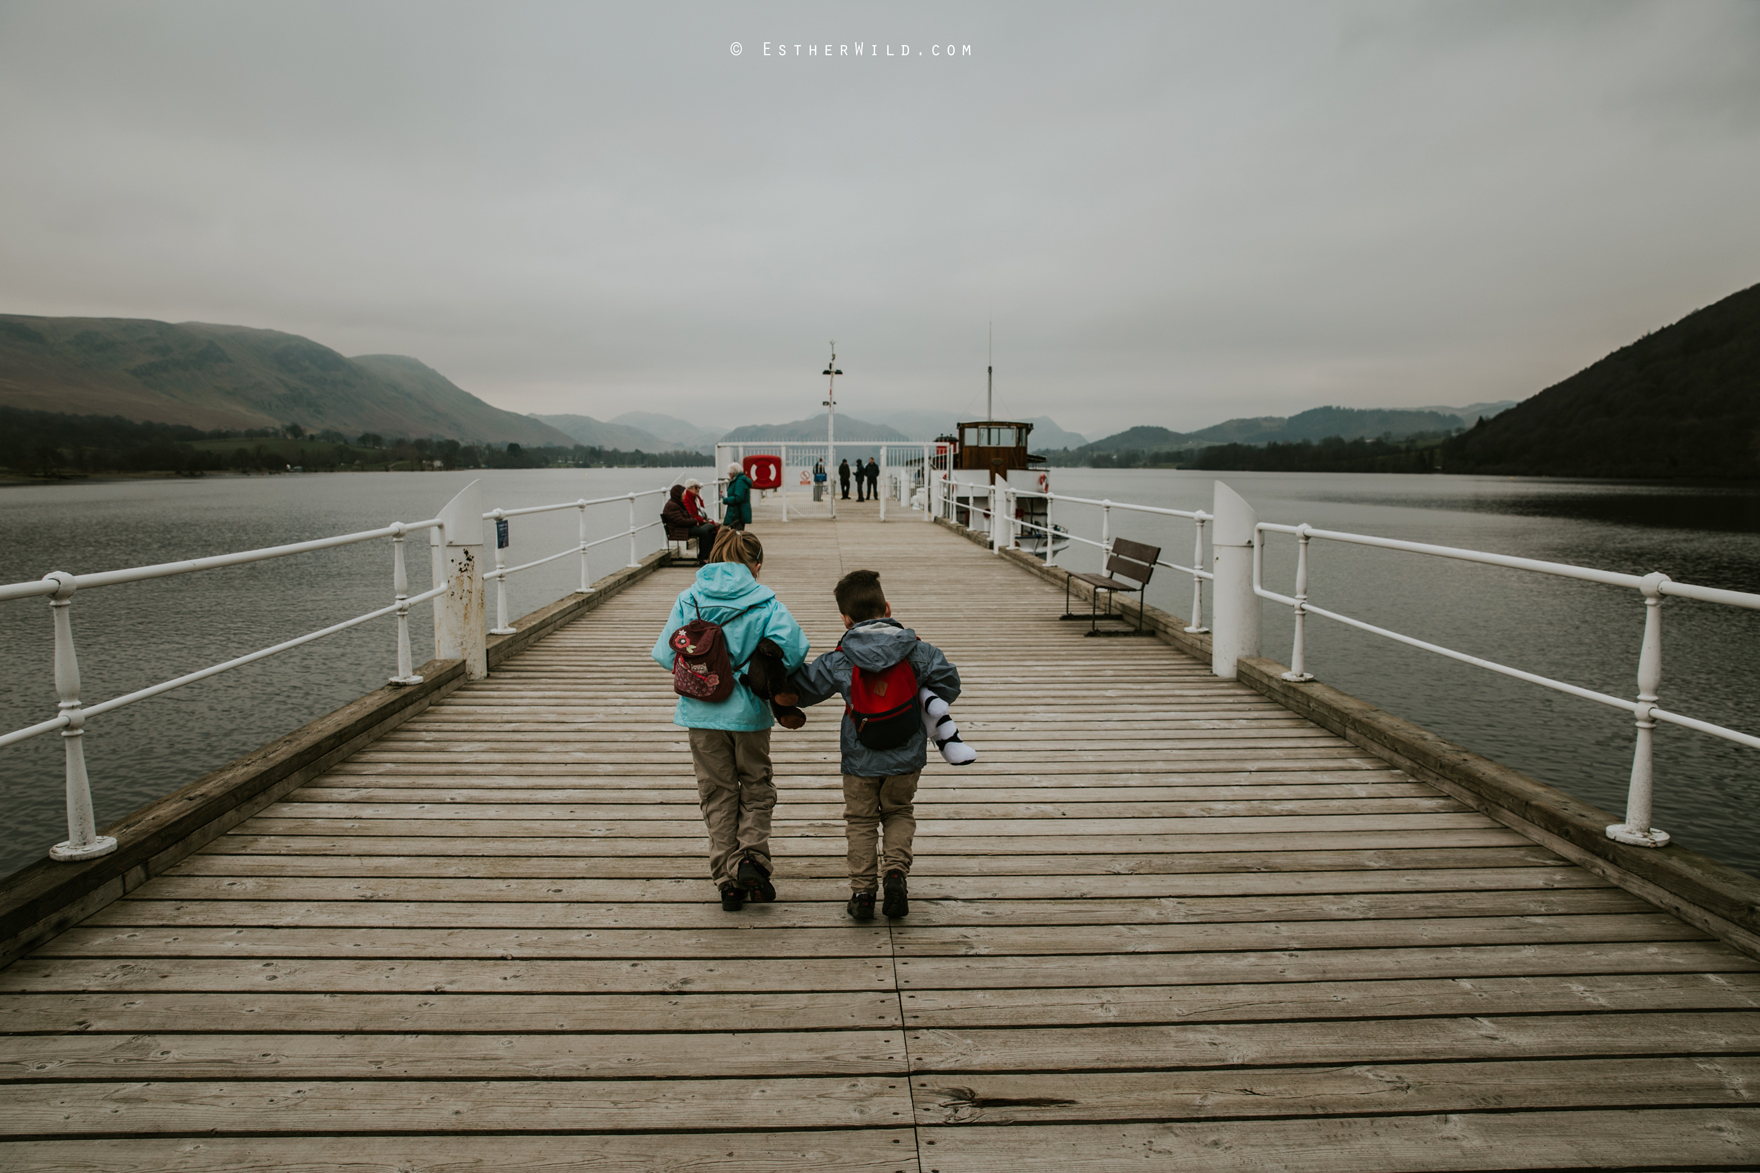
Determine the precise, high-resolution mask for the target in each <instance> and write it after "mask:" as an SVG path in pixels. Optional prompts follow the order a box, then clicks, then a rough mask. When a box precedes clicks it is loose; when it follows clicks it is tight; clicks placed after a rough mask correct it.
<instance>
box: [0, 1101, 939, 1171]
mask: <svg viewBox="0 0 1760 1173" xmlns="http://www.w3.org/2000/svg"><path fill="white" fill-rule="evenodd" d="M900 1119H901V1120H902V1121H904V1122H905V1123H904V1125H903V1126H901V1127H898V1128H894V1127H892V1126H891V1125H890V1124H887V1123H877V1124H873V1125H870V1126H868V1127H865V1128H854V1129H838V1130H835V1131H810V1130H805V1129H801V1130H792V1131H782V1132H756V1131H741V1132H734V1133H715V1132H674V1133H665V1134H662V1135H658V1136H655V1135H644V1134H641V1133H632V1134H622V1135H619V1134H616V1133H612V1134H592V1135H587V1136H583V1135H580V1134H559V1135H546V1134H543V1133H524V1134H503V1135H492V1136H471V1135H458V1134H456V1133H454V1132H451V1131H441V1130H436V1131H434V1132H433V1133H430V1134H428V1135H403V1136H396V1135H393V1136H382V1135H381V1136H373V1135H369V1136H322V1135H319V1136H298V1135H290V1136H285V1137H273V1136H269V1137H262V1136H249V1137H220V1136H203V1137H199V1138H194V1139H190V1138H184V1137H160V1136H144V1137H129V1138H126V1139H102V1138H98V1139H91V1140H35V1141H24V1142H13V1143H10V1144H6V1145H5V1146H4V1147H0V1160H3V1161H4V1163H5V1165H6V1168H7V1170H8V1173H161V1171H163V1173H209V1171H212V1170H234V1171H236V1170H275V1171H276V1173H344V1171H346V1173H465V1171H467V1170H477V1171H482V1173H503V1171H505V1173H528V1171H529V1173H560V1171H563V1170H570V1171H572V1170H591V1171H598V1173H679V1171H680V1170H689V1173H757V1171H759V1170H763V1171H765V1173H770V1171H774V1173H797V1171H798V1173H917V1161H916V1151H915V1148H914V1146H913V1145H912V1143H911V1142H912V1141H913V1140H914V1139H915V1138H914V1136H913V1134H912V1132H911V1130H910V1127H909V1121H910V1117H909V1116H908V1115H907V1116H903V1117H900ZM901 1154H908V1156H907V1155H901Z"/></svg>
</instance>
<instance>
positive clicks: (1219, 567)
mask: <svg viewBox="0 0 1760 1173" xmlns="http://www.w3.org/2000/svg"><path fill="white" fill-rule="evenodd" d="M1212 515H1213V516H1212V519H1213V520H1214V521H1215V522H1216V528H1215V529H1214V530H1212V531H1211V533H1210V551H1211V564H1212V569H1213V571H1214V573H1215V575H1216V579H1215V588H1216V593H1215V594H1214V595H1213V596H1212V597H1211V600H1210V611H1211V615H1212V621H1213V623H1214V624H1215V630H1214V632H1213V633H1212V634H1211V637H1210V670H1211V671H1212V672H1214V673H1216V675H1218V676H1220V677H1222V678H1223V679H1224V680H1233V679H1234V678H1235V676H1236V672H1237V669H1236V666H1235V661H1237V660H1239V659H1241V658H1242V657H1245V656H1257V655H1258V654H1259V630H1260V616H1259V596H1258V595H1256V594H1254V593H1253V548H1254V542H1255V541H1256V536H1255V534H1254V532H1253V530H1254V527H1255V526H1257V525H1258V524H1259V516H1258V514H1257V513H1255V512H1254V511H1253V507H1252V506H1251V505H1248V504H1247V503H1246V501H1245V500H1244V499H1243V498H1242V497H1241V495H1240V494H1239V493H1236V492H1235V491H1234V490H1233V489H1231V488H1229V487H1228V486H1227V485H1225V484H1223V483H1222V482H1221V481H1217V482H1216V505H1215V508H1214V509H1213V510H1212Z"/></svg>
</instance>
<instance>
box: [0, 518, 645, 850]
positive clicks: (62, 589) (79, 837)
mask: <svg viewBox="0 0 1760 1173" xmlns="http://www.w3.org/2000/svg"><path fill="white" fill-rule="evenodd" d="M476 491H477V490H476V486H475V485H472V486H471V487H470V488H468V489H467V490H466V491H465V492H464V493H461V494H460V495H459V497H458V498H455V503H456V502H460V501H463V500H465V499H467V498H468V499H469V500H471V501H473V502H474V501H475V500H476ZM667 491H668V490H667V489H666V488H660V489H650V490H643V491H640V492H630V493H624V494H621V495H619V496H615V497H600V498H596V499H593V500H585V499H581V500H575V501H565V502H560V503H558V504H554V505H535V506H525V507H521V508H517V509H492V510H490V511H488V512H486V513H483V514H482V515H481V516H482V519H483V520H485V521H490V520H493V521H505V520H506V519H507V518H510V517H522V516H529V515H532V514H538V513H550V512H554V511H557V510H563V509H575V510H578V511H579V514H580V541H579V542H578V544H576V545H574V546H570V547H568V548H567V549H564V550H562V551H561V552H560V553H557V554H552V555H549V556H548V557H544V558H539V559H537V560H535V561H532V562H527V563H525V564H523V565H520V566H514V567H503V566H502V565H501V563H502V553H501V547H500V544H499V542H497V547H496V569H495V570H494V571H491V572H490V573H488V574H485V575H483V578H484V579H489V578H493V579H495V582H496V587H497V591H498V603H499V606H500V620H501V622H500V624H499V626H498V628H497V629H496V630H497V632H498V633H502V634H505V633H508V632H511V631H512V630H513V629H512V628H510V627H508V625H507V619H506V579H507V576H508V575H511V574H516V573H519V572H520V571H524V570H530V569H532V568H534V567H537V566H542V565H544V564H545V563H547V562H554V561H556V560H557V559H559V558H565V557H568V556H569V555H571V554H578V556H579V557H580V567H581V585H580V590H581V591H582V592H583V593H587V592H591V591H592V589H593V587H592V579H591V578H590V576H589V571H588V568H587V552H588V550H590V549H591V548H592V547H594V546H598V545H602V544H604V543H605V542H611V541H619V540H622V539H624V538H626V537H627V538H628V540H629V544H630V545H629V550H630V554H629V556H630V563H629V564H630V565H631V566H636V565H639V562H640V559H639V556H638V551H637V535H638V534H640V533H642V532H643V531H645V530H648V529H653V528H655V527H657V526H659V525H661V522H660V521H658V520H655V521H653V522H650V523H648V524H646V525H637V524H636V513H635V508H636V506H635V503H636V500H637V499H638V498H643V497H650V496H653V495H655V494H665V493H666V492H667ZM613 502H624V503H626V504H627V505H628V507H629V511H630V513H629V522H630V524H629V528H628V529H627V530H619V531H617V532H615V533H613V534H611V535H610V536H609V537H605V538H599V539H597V540H595V541H588V540H587V523H586V511H587V508H588V507H589V506H594V505H607V504H611V503H613ZM475 508H476V509H480V508H481V506H480V505H478V506H475ZM452 509H453V506H448V509H447V511H446V512H445V513H443V514H442V516H441V517H431V518H428V519H426V520H423V521H414V522H392V523H391V524H389V525H385V526H381V527H379V528H377V529H371V530H362V531H359V532H356V533H348V534H336V535H334V536H331V537H325V538H314V539H312V540H310V541H305V542H289V543H286V544H284V545H279V546H266V547H263V548H262V549H257V550H240V551H235V552H233V553H228V554H214V555H209V556H206V557H202V558H187V559H182V560H180V561H176V562H161V563H156V564H154V565H151V566H133V567H125V568H123V569H120V570H107V571H100V572H96V573H92V574H70V573H68V572H66V571H60V570H57V571H51V572H50V573H49V574H47V575H45V576H44V577H43V578H41V579H36V580H33V581H29V582H18V583H7V584H0V602H5V601H8V600H12V599H29V598H41V597H45V596H46V597H47V598H48V600H49V607H50V613H51V616H52V618H53V621H54V629H55V657H54V676H55V689H56V694H57V696H58V697H59V704H58V705H57V708H58V710H59V711H58V712H57V713H56V715H55V716H53V717H51V718H49V719H48V720H45V721H38V722H36V723H35V724H32V725H26V726H23V727H21V728H18V729H13V730H11V731H9V732H6V733H4V734H0V748H4V747H6V746H10V745H15V744H18V743H19V742H23V741H28V740H30V739H32V738H35V737H41V736H43V735H45V734H49V733H55V732H59V733H60V734H61V736H62V738H63V747H64V757H65V758H66V788H67V832H68V834H67V839H66V840H64V841H63V842H61V843H58V844H56V845H55V846H54V847H53V848H51V849H50V852H49V854H50V856H51V858H54V859H56V860H61V861H74V860H82V859H90V858H93V857H96V856H100V855H107V854H109V853H110V852H112V851H114V850H116V840H115V839H114V838H112V837H110V836H107V835H99V834H98V833H97V825H96V821H95V818H94V815H93V810H92V798H91V783H90V779H89V777H88V775H87V772H86V763H85V751H84V748H83V746H82V745H81V741H80V739H81V737H82V736H83V734H84V727H85V723H86V722H87V721H88V720H89V719H91V718H92V717H97V716H101V715H103V714H105V713H110V712H114V711H115V710H117V709H121V708H125V707H127V706H129V705H132V704H136V703H138V702H140V701H144V700H148V699H150V698H152V697H156V696H161V695H163V694H165V693H168V692H171V691H173V690H175V689H179V688H183V687H184V686H186V685H190V684H194V683H196V682H197V681H200V680H206V679H208V678H210V677H213V676H218V675H220V674H221V673H223V672H229V671H231V670H232V669H234V668H242V667H243V666H245V665H246V664H253V663H256V662H257V661H259V660H264V659H267V658H269V657H271V656H276V655H280V654H282V653H284V652H289V651H292V650H293V649H295V648H298V647H302V646H304V645H306V644H309V643H312V642H314V641H316V640H320V639H324V638H326V637H327V636H332V635H336V634H338V633H340V632H343V631H347V630H349V629H350V628H353V627H359V626H360V625H362V624H364V623H370V622H372V621H373V620H375V619H382V618H385V617H386V616H389V615H395V616H396V617H397V670H396V675H394V676H392V677H390V678H389V683H391V684H394V685H410V684H420V683H421V682H422V677H421V676H420V675H418V674H416V672H415V670H414V665H413V662H412V660H413V657H412V655H411V651H410V640H409V612H410V608H411V607H414V606H417V605H419V604H421V603H427V602H432V601H433V600H436V599H439V598H440V597H441V596H443V595H446V594H448V592H450V591H452V590H453V588H454V587H455V586H456V585H457V583H458V581H459V578H458V576H457V575H449V574H448V573H447V571H446V569H445V567H446V561H445V559H444V558H442V557H441V556H440V555H441V553H442V551H441V549H440V547H441V543H442V540H443V539H442V537H441V535H440V533H439V532H438V531H441V530H443V529H444V528H445V527H446V526H448V525H451V526H455V527H456V526H457V525H458V524H460V518H459V517H458V516H457V515H456V514H454V513H452V512H451V510H452ZM470 516H471V514H470V513H466V514H465V515H464V517H465V518H469V517H470ZM469 528H474V527H469ZM424 531H425V532H428V533H429V535H430V544H431V545H432V546H433V548H434V552H435V557H434V577H435V579H436V580H437V581H436V584H435V585H434V586H433V587H432V588H431V589H429V590H426V591H423V592H421V593H420V594H415V595H412V594H410V593H409V579H408V575H407V574H406V572H405V568H404V551H403V546H404V541H405V539H406V538H407V537H408V536H409V535H410V534H419V533H422V532H424ZM481 536H482V535H481V533H480V532H478V533H473V534H465V535H457V538H455V539H454V540H453V542H452V544H454V545H475V544H476V543H477V542H478V541H480V539H481ZM383 538H389V539H391V548H392V593H393V601H392V602H391V603H390V604H389V605H387V606H384V607H379V608H377V609H375V610H372V611H368V612H367V613H366V614H364V615H356V616H354V617H353V618H350V619H344V620H342V621H340V622H338V623H333V624H331V625H330V626H328V627H324V628H322V629H320V630H317V631H311V632H307V633H305V634H304V635H299V636H295V637H294V638H292V639H289V640H284V641H282V642H280V643H277V644H274V645H272V646H270V647H266V648H259V649H258V650H256V651H253V652H248V653H246V654H245V655H242V656H237V657H235V658H233V659H230V660H225V661H223V662H221V663H218V664H212V665H209V666H208V667H206V668H200V669H197V670H196V671H194V672H188V673H185V674H183V675H181V676H177V677H174V678H172V679H169V680H163V681H160V682H158V683H156V684H151V685H148V686H147V687H145V688H140V689H136V690H135V691H133V692H130V693H125V694H123V695H121V696H116V697H111V698H110V699H108V700H105V701H101V702H99V703H97V704H92V705H87V704H85V703H84V701H83V700H82V698H81V696H80V673H79V657H78V654H77V650H76V648H75V644H74V639H73V624H72V618H71V606H72V602H73V596H74V594H75V593H76V592H78V591H81V590H91V589H93V588H96V587H105V586H117V585H120V584H124V583H133V582H144V581H146V580H149V579H155V578H167V577H170V576H173V575H179V574H192V573H199V572H201V571H207V570H218V569H221V568H224V567H231V566H244V565H249V564H251V563H256V562H265V561H269V560H271V559H275V558H285V557H289V556H291V555H296V554H308V553H313V552H316V551H320V550H333V549H337V548H340V547H343V546H352V545H358V544H360V543H362V542H371V541H375V540H379V539H383ZM470 593H471V594H472V595H473V596H474V597H476V598H477V603H476V607H475V610H474V614H476V615H480V614H481V601H480V594H481V592H480V590H477V589H476V588H475V584H472V587H471V591H470ZM461 613H463V614H471V613H473V611H472V608H470V607H465V608H463V610H462V612H461ZM481 643H482V638H481V628H480V626H479V627H478V628H477V636H476V644H477V646H478V651H479V653H480V650H481Z"/></svg>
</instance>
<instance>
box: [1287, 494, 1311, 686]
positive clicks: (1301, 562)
mask: <svg viewBox="0 0 1760 1173" xmlns="http://www.w3.org/2000/svg"><path fill="white" fill-rule="evenodd" d="M1296 529H1297V530H1299V531H1300V532H1299V533H1297V534H1296V604H1295V611H1296V636H1295V643H1294V644H1293V645H1291V647H1290V650H1289V671H1288V672H1285V673H1284V674H1283V678H1284V679H1285V680H1288V681H1290V682H1291V683H1294V684H1301V683H1304V682H1305V681H1309V680H1312V679H1314V676H1313V674H1312V673H1311V672H1309V671H1308V670H1307V665H1306V663H1305V661H1306V659H1307V651H1306V649H1305V648H1304V646H1303V643H1302V621H1303V619H1305V618H1306V617H1307V614H1308V523H1307V522H1305V521H1304V522H1303V523H1302V524H1301V525H1299V526H1297V527H1296Z"/></svg>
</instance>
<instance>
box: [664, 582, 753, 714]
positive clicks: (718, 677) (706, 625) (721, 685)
mask: <svg viewBox="0 0 1760 1173" xmlns="http://www.w3.org/2000/svg"><path fill="white" fill-rule="evenodd" d="M691 606H692V607H695V608H696V611H697V617H696V618H695V619H693V620H691V621H690V622H689V623H687V624H685V625H684V626H683V627H681V628H679V629H678V630H677V631H675V632H673V633H672V638H671V639H670V640H669V641H667V642H668V643H670V644H671V646H672V691H673V692H676V693H677V694H678V695H679V696H688V697H691V698H692V699H694V700H699V701H707V702H709V703H710V704H715V703H717V702H719V701H724V700H726V699H727V698H728V697H730V696H732V695H733V682H734V675H733V661H732V659H731V658H730V657H729V656H728V654H727V633H726V632H724V631H722V630H721V624H719V623H711V622H709V621H708V620H707V619H704V618H703V608H702V606H701V605H700V604H698V602H697V600H696V599H695V598H694V597H693V598H692V599H691ZM761 606H763V604H762V603H753V604H752V606H751V607H744V608H741V609H740V610H738V611H735V612H734V613H733V615H730V616H729V617H728V618H730V619H733V618H737V617H739V616H741V615H744V614H745V613H746V612H747V611H750V610H751V609H752V607H761Z"/></svg>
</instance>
